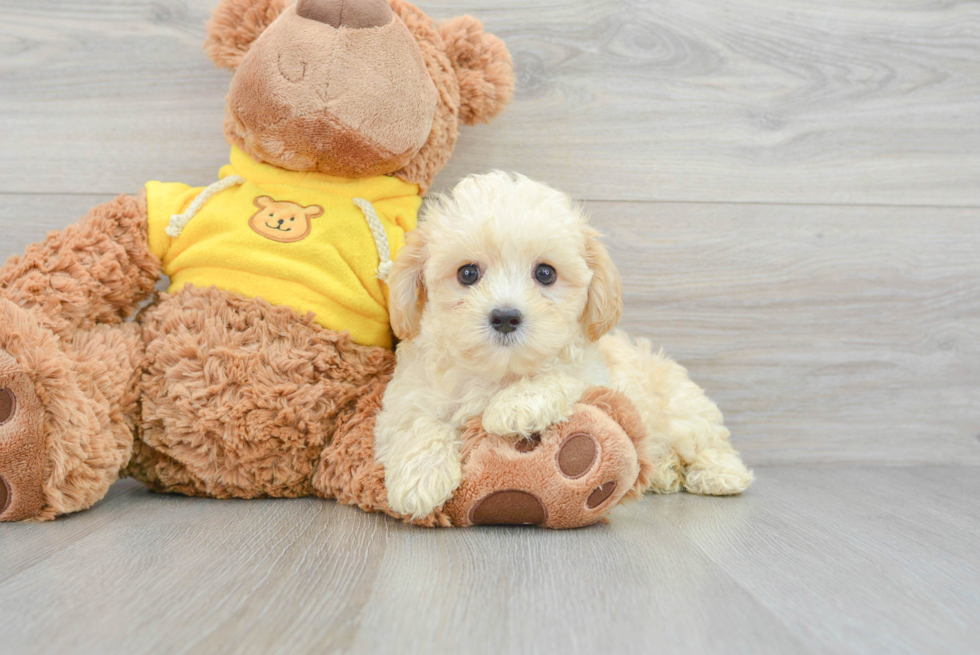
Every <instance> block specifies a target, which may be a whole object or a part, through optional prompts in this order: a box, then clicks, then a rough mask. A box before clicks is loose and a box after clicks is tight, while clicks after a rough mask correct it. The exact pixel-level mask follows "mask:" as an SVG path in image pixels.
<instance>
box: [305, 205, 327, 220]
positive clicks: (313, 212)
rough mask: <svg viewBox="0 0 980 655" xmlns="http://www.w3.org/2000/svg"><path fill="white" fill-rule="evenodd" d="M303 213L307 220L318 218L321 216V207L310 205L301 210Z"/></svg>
mask: <svg viewBox="0 0 980 655" xmlns="http://www.w3.org/2000/svg"><path fill="white" fill-rule="evenodd" d="M303 213H304V214H306V217H307V218H311V219H312V218H320V217H321V216H323V207H321V206H320V205H310V206H309V207H304V208H303Z"/></svg>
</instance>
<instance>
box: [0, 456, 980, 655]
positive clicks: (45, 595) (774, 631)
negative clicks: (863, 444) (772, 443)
mask: <svg viewBox="0 0 980 655" xmlns="http://www.w3.org/2000/svg"><path fill="white" fill-rule="evenodd" d="M757 473H758V474H759V481H758V483H757V485H756V486H755V487H754V488H753V490H752V493H750V494H747V495H745V496H744V497H742V498H704V497H697V496H690V495H687V494H678V495H674V496H662V497H649V498H646V499H645V500H644V501H642V502H641V503H638V504H633V505H631V506H628V507H622V508H619V509H618V510H617V511H616V512H615V513H614V514H613V518H612V520H611V522H610V523H609V524H606V525H598V526H594V527H592V528H587V529H584V530H578V531H569V532H550V531H545V530H539V529H536V528H480V529H472V530H441V531H440V530H420V529H415V528H411V527H407V526H404V525H402V524H399V523H397V522H395V521H392V520H390V519H388V518H386V517H382V516H372V515H367V514H364V513H362V512H360V511H358V510H356V509H352V508H349V507H343V506H338V505H336V504H334V503H332V502H324V501H318V500H313V499H303V500H295V501H216V500H198V499H187V498H179V497H166V496H156V495H154V494H152V493H151V492H148V491H146V490H144V489H143V488H142V487H141V486H140V485H139V484H137V483H135V482H131V481H129V482H123V483H119V484H117V485H116V487H114V488H113V490H112V492H111V495H110V497H109V498H108V499H106V500H105V501H104V502H103V503H102V504H101V505H99V506H97V507H96V508H94V509H92V510H90V511H88V512H85V513H83V514H79V515H77V516H72V517H70V518H67V519H65V520H61V521H58V522H56V523H54V524H45V525H20V526H14V527H10V526H7V527H4V528H3V533H2V534H3V536H2V538H3V547H2V549H0V635H3V642H2V643H0V651H2V652H4V653H11V654H13V653H42V652H43V653H49V652H50V653H61V652H73V653H96V652H99V653H126V654H131V655H135V654H137V653H148V654H150V653H152V654H156V653H162V652H199V653H238V652H254V653H267V652H279V653H299V652H311V653H327V652H350V653H436V652H438V653H488V654H497V653H556V654H564V653H605V652H609V653H680V652H684V653H752V654H753V655H758V654H760V653H779V654H786V653H835V654H841V653H975V652H976V651H977V644H978V643H980V642H978V637H980V550H978V542H980V528H978V526H980V503H978V502H977V498H978V496H980V476H978V475H977V473H978V470H977V469H976V468H973V467H962V466H933V467H925V466H917V467H902V468H880V467H871V466H839V467H765V468H760V469H758V471H757Z"/></svg>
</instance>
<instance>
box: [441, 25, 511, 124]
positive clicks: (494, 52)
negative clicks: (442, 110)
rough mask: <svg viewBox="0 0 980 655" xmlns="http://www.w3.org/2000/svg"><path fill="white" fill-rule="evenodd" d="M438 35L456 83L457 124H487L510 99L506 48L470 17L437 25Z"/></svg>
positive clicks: (508, 60) (509, 69)
mask: <svg viewBox="0 0 980 655" xmlns="http://www.w3.org/2000/svg"><path fill="white" fill-rule="evenodd" d="M439 34H440V35H441V36H442V40H443V42H444V43H445V44H446V55H448V56H449V60H450V61H451V62H452V63H453V69H454V70H455V71H456V77H457V78H458V79H459V120H460V121H462V122H463V124H465V125H474V124H476V123H489V122H490V121H491V120H492V119H493V118H494V117H496V115H497V114H499V113H500V112H501V111H503V109H504V107H506V106H507V103H509V102H510V99H511V97H512V96H513V95H514V62H513V61H512V60H511V57H510V52H508V50H507V46H505V45H504V42H503V41H501V40H500V39H499V38H497V37H496V36H494V35H493V34H490V33H489V32H484V31H483V23H481V22H480V21H478V20H477V19H475V18H473V17H472V16H458V17H456V18H452V19H450V20H448V21H446V22H444V23H441V24H440V25H439Z"/></svg>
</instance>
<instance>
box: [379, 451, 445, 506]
mask: <svg viewBox="0 0 980 655" xmlns="http://www.w3.org/2000/svg"><path fill="white" fill-rule="evenodd" d="M462 480H463V469H462V464H461V463H460V458H459V453H458V452H457V449H456V448H454V447H452V446H448V445H433V446H430V447H429V448H427V449H426V450H423V451H421V452H418V453H415V454H414V455H413V456H412V457H410V458H409V459H408V460H407V461H405V462H402V463H400V464H398V465H396V466H393V467H391V468H388V469H386V471H385V487H386V488H387V490H388V505H389V506H390V507H391V508H392V509H393V510H395V511H396V512H398V513H400V514H406V515H408V516H411V517H412V518H413V519H420V518H422V517H425V516H428V515H429V514H431V513H432V512H433V511H435V509H436V508H437V507H439V506H440V505H442V504H443V503H445V502H446V501H447V500H449V498H450V496H452V495H453V491H455V490H456V487H458V486H459V484H460V482H462Z"/></svg>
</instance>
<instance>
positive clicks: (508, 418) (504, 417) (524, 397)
mask: <svg viewBox="0 0 980 655" xmlns="http://www.w3.org/2000/svg"><path fill="white" fill-rule="evenodd" d="M573 404H574V401H572V400H570V399H569V396H568V394H565V393H550V392H549V389H533V388H529V387H527V386H524V385H520V384H515V385H513V386H510V387H507V388H506V389H504V390H503V391H501V392H500V393H498V394H497V395H496V396H494V398H493V400H491V401H490V404H489V405H488V406H487V408H486V410H485V411H484V412H483V429H484V430H486V431H487V432H489V433H490V434H499V435H512V434H516V435H520V436H522V437H529V436H531V435H532V434H535V433H541V432H544V431H545V430H546V429H547V428H548V427H549V426H551V425H554V424H556V423H564V422H565V421H567V420H568V418H569V417H570V416H571V415H572V408H573Z"/></svg>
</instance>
